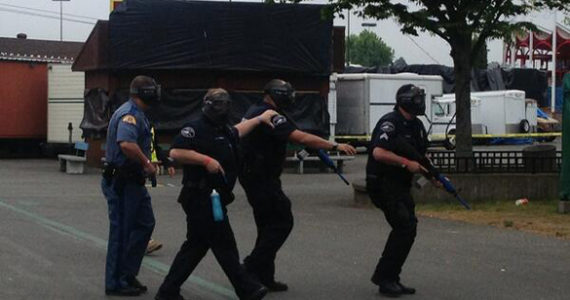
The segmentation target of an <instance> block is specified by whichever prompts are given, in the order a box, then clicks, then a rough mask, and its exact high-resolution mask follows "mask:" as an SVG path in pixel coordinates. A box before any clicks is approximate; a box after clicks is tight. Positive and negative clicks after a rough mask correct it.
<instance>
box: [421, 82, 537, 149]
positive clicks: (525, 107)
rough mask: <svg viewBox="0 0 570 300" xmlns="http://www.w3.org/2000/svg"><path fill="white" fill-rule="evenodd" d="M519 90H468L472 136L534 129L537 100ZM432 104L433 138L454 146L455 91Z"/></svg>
mask: <svg viewBox="0 0 570 300" xmlns="http://www.w3.org/2000/svg"><path fill="white" fill-rule="evenodd" d="M525 96H526V95H525V92H524V91H520V90H505V91H490V92H474V93H471V124H472V134H473V135H474V137H476V138H478V137H482V138H484V137H516V136H520V134H532V133H536V132H537V105H536V101H534V100H531V99H526V97H525ZM432 107H433V108H434V111H435V113H434V119H433V123H432V124H433V127H432V128H433V130H432V132H431V136H430V137H431V140H432V141H442V140H443V142H444V145H445V146H446V148H448V149H451V148H454V147H455V142H454V138H453V135H454V134H455V125H456V123H455V118H456V116H455V114H456V110H455V107H456V106H455V95H454V94H445V95H443V96H440V97H435V98H434V99H433V100H432Z"/></svg>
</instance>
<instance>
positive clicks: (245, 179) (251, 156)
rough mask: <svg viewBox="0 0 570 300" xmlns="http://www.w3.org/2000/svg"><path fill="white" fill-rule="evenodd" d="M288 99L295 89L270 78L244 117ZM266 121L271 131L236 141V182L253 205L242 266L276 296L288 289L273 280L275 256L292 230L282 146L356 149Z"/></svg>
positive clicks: (282, 119)
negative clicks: (250, 243)
mask: <svg viewBox="0 0 570 300" xmlns="http://www.w3.org/2000/svg"><path fill="white" fill-rule="evenodd" d="M294 99H295V91H294V90H293V87H292V86H291V84H290V83H288V82H286V81H283V80H280V79H274V80H271V81H269V82H268V83H267V84H266V86H265V88H264V98H263V101H262V102H260V103H258V104H255V105H252V106H251V107H250V109H249V110H248V111H247V112H246V114H245V117H244V118H246V119H252V118H255V117H256V116H259V115H261V114H263V113H264V112H265V111H267V110H272V109H276V110H278V111H279V110H282V109H286V108H288V107H290V106H291V105H292V104H293V101H294ZM272 122H273V125H274V127H275V128H274V129H273V128H271V127H269V126H259V127H257V128H256V129H254V131H253V132H252V133H251V134H250V135H248V136H247V137H246V138H244V140H243V141H242V148H243V153H244V166H243V168H242V170H241V173H240V178H239V179H240V183H241V184H242V186H243V188H244V189H245V192H246V194H247V199H248V202H249V204H250V205H251V206H252V207H253V215H254V218H255V224H256V225H257V240H256V241H255V247H254V249H253V250H252V252H251V254H250V255H249V256H248V257H246V258H245V260H244V264H245V266H246V268H247V270H248V271H249V272H250V273H252V274H255V275H256V276H257V278H259V280H260V281H261V283H263V285H265V286H266V287H267V288H268V289H269V290H270V291H275V292H277V291H285V290H287V289H288V286H287V285H286V284H285V283H282V282H279V281H276V280H275V257H276V255H277V251H278V250H279V248H281V246H282V245H283V243H284V242H285V240H286V239H287V237H288V236H289V233H290V232H291V230H292V228H293V214H292V212H291V201H290V200H289V198H287V196H286V195H285V194H284V193H283V190H282V188H281V180H280V176H281V172H282V171H283V163H284V161H285V155H286V153H285V152H286V147H287V143H288V142H293V143H297V144H302V145H305V146H309V147H311V148H314V149H325V150H337V149H338V150H340V151H343V152H345V153H348V154H354V153H356V150H355V149H354V148H353V147H352V146H350V145H348V144H337V143H332V142H329V141H327V140H324V139H322V138H320V137H318V136H315V135H312V134H309V133H306V132H303V131H301V130H299V129H297V128H295V126H294V125H293V124H292V123H291V122H290V121H289V120H287V118H286V117H285V116H278V117H275V118H273V120H272Z"/></svg>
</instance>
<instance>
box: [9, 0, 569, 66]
mask: <svg viewBox="0 0 570 300" xmlns="http://www.w3.org/2000/svg"><path fill="white" fill-rule="evenodd" d="M109 3H110V1H109V0H71V1H68V2H63V18H64V20H63V39H64V40H65V41H82V42H83V41H85V40H86V39H87V37H88V36H89V33H90V32H91V30H92V28H93V25H94V24H95V22H96V20H98V19H101V20H107V19H108V18H109V7H110V5H109ZM314 3H326V1H322V0H321V1H314ZM59 9H60V3H59V2H55V1H52V0H0V36H1V37H15V36H16V34H18V33H20V32H23V33H26V34H27V35H28V38H29V39H46V40H59V36H60V20H59ZM553 16H554V14H553V13H551V12H546V13H541V14H535V15H533V16H529V17H527V19H528V20H530V21H533V22H535V23H536V24H539V25H541V26H542V27H545V28H548V29H551V28H552V27H553V22H554V17H553ZM557 18H558V20H559V22H561V21H560V20H562V19H563V15H562V14H561V13H558V16H557ZM334 23H335V25H341V26H346V25H347V19H340V18H336V19H335V22H334ZM362 23H375V24H377V25H376V26H375V27H368V29H370V30H372V31H374V32H375V33H376V34H377V35H379V36H380V37H381V38H382V39H383V40H384V41H385V42H386V43H387V44H388V45H389V46H390V47H392V48H393V49H394V51H395V57H396V58H397V57H403V58H404V59H405V60H406V62H408V63H409V64H413V63H417V64H444V65H452V61H451V58H450V56H449V46H447V44H446V43H445V42H444V41H443V40H441V39H440V38H438V37H435V36H431V35H430V34H427V33H426V34H420V36H419V37H412V36H407V35H403V34H402V33H400V27H399V25H398V24H397V23H395V22H394V21H391V20H385V21H374V20H363V19H361V18H358V17H356V16H352V17H351V18H350V33H351V34H355V33H359V32H360V31H362V30H363V28H365V27H362ZM489 48H490V49H489V54H488V59H489V61H490V62H491V61H498V62H500V61H501V56H502V51H503V50H502V49H503V48H502V43H501V42H499V41H492V42H490V43H489Z"/></svg>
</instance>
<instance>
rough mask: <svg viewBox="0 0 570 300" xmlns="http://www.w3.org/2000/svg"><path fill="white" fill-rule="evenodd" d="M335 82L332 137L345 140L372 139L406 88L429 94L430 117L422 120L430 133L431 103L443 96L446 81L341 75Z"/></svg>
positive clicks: (404, 76) (424, 77) (331, 95)
mask: <svg viewBox="0 0 570 300" xmlns="http://www.w3.org/2000/svg"><path fill="white" fill-rule="evenodd" d="M331 81H332V83H331V92H330V93H329V114H330V115H331V135H334V136H336V137H337V138H341V139H344V138H347V137H348V138H355V139H362V138H365V137H369V136H370V135H371V134H372V130H374V126H376V123H377V122H378V120H379V119H380V118H381V117H382V116H383V115H385V114H387V113H389V112H390V111H392V110H393V109H394V105H395V104H396V92H397V91H398V89H399V88H400V87H401V86H402V85H405V84H414V85H416V86H418V87H420V88H422V89H424V90H425V92H426V115H425V116H421V117H420V119H421V120H422V122H423V123H424V126H425V127H426V129H428V128H430V125H431V119H432V117H433V116H432V107H431V99H433V98H434V97H436V96H441V95H442V93H443V85H442V84H443V78H442V77H441V76H432V75H418V74H413V73H400V74H367V73H364V74H337V75H336V76H331ZM335 121H336V123H335Z"/></svg>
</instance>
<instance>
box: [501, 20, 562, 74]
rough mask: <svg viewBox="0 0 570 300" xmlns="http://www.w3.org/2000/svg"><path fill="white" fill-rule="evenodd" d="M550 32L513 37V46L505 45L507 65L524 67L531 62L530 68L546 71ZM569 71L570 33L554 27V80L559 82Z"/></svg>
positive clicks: (535, 32)
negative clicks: (515, 64)
mask: <svg viewBox="0 0 570 300" xmlns="http://www.w3.org/2000/svg"><path fill="white" fill-rule="evenodd" d="M552 44H553V40H552V32H546V30H539V31H533V32H532V41H531V34H530V32H524V33H522V34H520V35H517V36H515V41H514V45H505V57H504V58H505V62H506V63H507V64H513V63H517V62H518V63H519V64H520V65H521V66H525V65H526V63H527V61H531V62H532V68H535V69H542V70H547V69H548V63H549V62H551V61H552ZM569 71H570V31H569V30H567V29H565V28H563V27H561V26H557V27H556V79H557V81H558V82H561V80H562V76H564V74H565V73H567V72H569Z"/></svg>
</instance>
